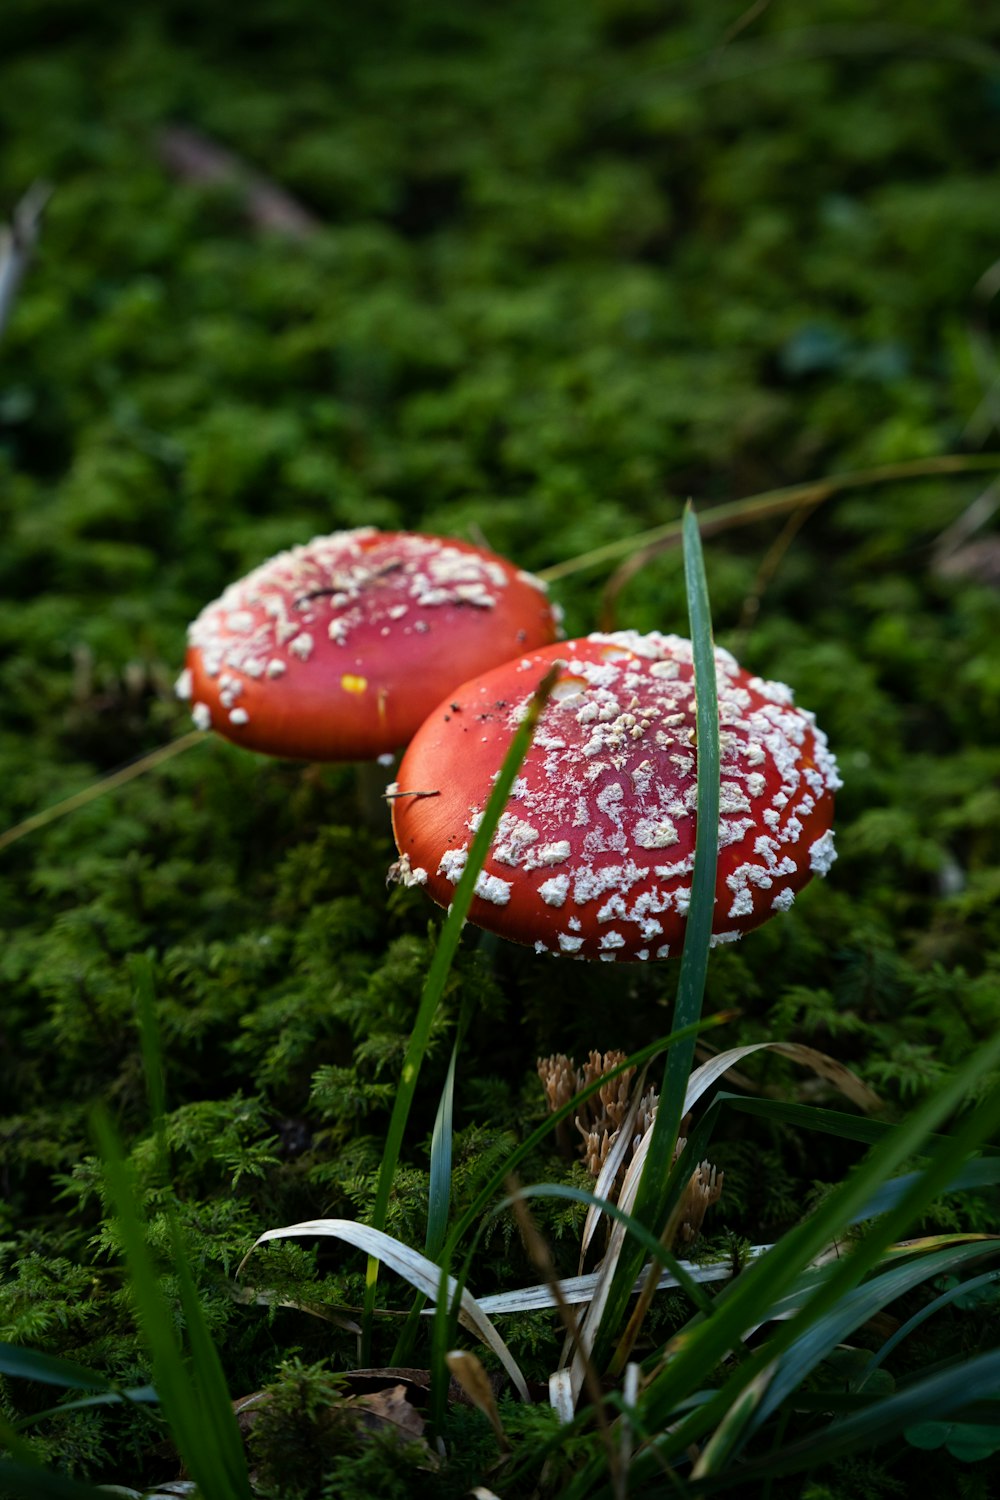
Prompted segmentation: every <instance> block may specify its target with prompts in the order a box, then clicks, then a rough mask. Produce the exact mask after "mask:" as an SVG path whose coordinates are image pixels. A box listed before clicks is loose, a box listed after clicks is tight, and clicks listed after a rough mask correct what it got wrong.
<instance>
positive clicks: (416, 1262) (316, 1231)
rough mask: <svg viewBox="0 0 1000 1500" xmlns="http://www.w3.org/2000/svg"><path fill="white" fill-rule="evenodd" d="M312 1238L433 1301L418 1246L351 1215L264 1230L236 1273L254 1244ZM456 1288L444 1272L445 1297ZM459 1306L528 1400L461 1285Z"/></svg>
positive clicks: (433, 1276) (437, 1274)
mask: <svg viewBox="0 0 1000 1500" xmlns="http://www.w3.org/2000/svg"><path fill="white" fill-rule="evenodd" d="M315 1238H320V1239H323V1238H326V1239H335V1240H340V1241H341V1242H342V1243H343V1244H345V1245H351V1246H353V1247H354V1249H356V1250H361V1251H363V1252H364V1253H365V1254H366V1255H367V1256H369V1257H370V1258H371V1259H373V1260H376V1261H378V1262H379V1263H380V1264H383V1265H386V1266H388V1267H389V1268H390V1269H391V1270H393V1271H395V1272H396V1274H397V1275H398V1276H402V1277H403V1279H404V1281H408V1282H409V1284H410V1285H411V1286H412V1287H413V1288H414V1289H415V1290H416V1291H418V1292H420V1294H421V1295H422V1296H424V1297H426V1298H427V1299H428V1301H430V1302H436V1301H437V1298H438V1294H439V1292H440V1290H441V1283H442V1275H441V1269H440V1267H439V1266H437V1265H435V1263H434V1262H433V1261H431V1260H428V1259H427V1257H426V1256H425V1255H421V1254H420V1252H419V1250H413V1249H411V1248H410V1246H409V1245H404V1244H402V1243H401V1242H400V1241H399V1240H396V1239H393V1237H392V1235H389V1234H386V1233H384V1231H383V1230H381V1229H373V1228H372V1226H371V1225H370V1224H357V1223H355V1222H354V1220H353V1219H307V1220H305V1221H304V1222H303V1223H301V1224H287V1225H285V1226H284V1227H283V1228H282V1229H267V1230H265V1231H264V1233H263V1234H262V1235H260V1236H259V1237H258V1238H257V1239H256V1240H255V1241H254V1244H253V1245H252V1246H251V1249H250V1251H249V1252H248V1253H247V1255H246V1256H245V1257H244V1258H243V1261H242V1262H241V1264H240V1267H239V1270H238V1271H237V1275H239V1274H240V1272H241V1271H242V1270H243V1267H244V1266H245V1265H246V1263H247V1260H248V1259H249V1256H250V1255H251V1254H252V1253H253V1251H254V1250H255V1249H256V1248H257V1246H258V1245H264V1244H267V1243H268V1242H269V1241H270V1240H287V1239H315ZM457 1292H458V1283H457V1281H456V1280H455V1278H454V1277H453V1276H449V1277H448V1278H447V1280H446V1282H445V1293H446V1295H447V1297H448V1299H449V1301H450V1300H451V1299H452V1298H454V1297H455V1295H456V1293H457ZM459 1309H460V1310H459V1315H458V1316H459V1322H460V1323H461V1324H462V1325H463V1327H465V1328H467V1329H468V1330H469V1332H470V1333H473V1334H475V1336H476V1338H478V1339H480V1340H481V1341H482V1343H484V1344H486V1345H488V1347H489V1348H490V1349H492V1350H493V1353H494V1354H495V1355H496V1356H497V1358H498V1359H499V1360H500V1362H501V1363H502V1365H503V1367H504V1369H505V1370H506V1371H507V1373H508V1375H509V1376H510V1378H511V1380H512V1381H513V1383H514V1386H515V1389H516V1390H517V1393H518V1395H519V1396H520V1397H521V1398H522V1400H524V1401H527V1400H529V1399H530V1398H529V1396H528V1387H527V1385H526V1384H525V1380H524V1376H523V1375H522V1374H521V1371H520V1368H519V1367H518V1364H517V1361H516V1360H515V1359H514V1356H513V1355H512V1354H511V1352H510V1350H509V1349H508V1348H507V1345H506V1344H505V1343H504V1341H503V1339H502V1338H501V1337H500V1335H499V1333H498V1332H497V1330H496V1328H495V1327H494V1326H493V1324H492V1322H491V1321H490V1319H489V1318H488V1317H487V1315H486V1314H485V1313H484V1312H483V1310H482V1308H481V1307H480V1306H479V1303H478V1302H477V1301H476V1299H475V1298H474V1297H473V1296H472V1294H471V1292H469V1291H467V1290H466V1289H465V1288H464V1287H463V1288H462V1294H461V1300H460V1303H459Z"/></svg>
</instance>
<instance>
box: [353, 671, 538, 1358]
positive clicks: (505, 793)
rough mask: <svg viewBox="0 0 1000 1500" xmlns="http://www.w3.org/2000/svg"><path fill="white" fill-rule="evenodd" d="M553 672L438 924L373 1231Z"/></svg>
mask: <svg viewBox="0 0 1000 1500" xmlns="http://www.w3.org/2000/svg"><path fill="white" fill-rule="evenodd" d="M558 675H559V667H558V666H553V667H552V668H550V670H549V671H548V672H547V673H546V674H545V676H544V677H543V678H542V680H541V681H540V682H539V684H538V686H537V687H536V689H535V692H534V695H533V696H532V698H531V701H530V703H529V705H528V711H527V713H526V714H525V717H524V719H523V721H522V722H521V723H520V724H519V725H518V728H517V732H516V733H515V734H514V737H513V739H512V740H511V744H510V748H509V750H508V751H507V754H506V755H505V756H504V760H503V764H502V766H501V767H500V772H499V774H498V776H497V779H496V781H495V783H494V785H493V790H492V792H491V793H490V796H489V799H488V801H487V803H486V808H485V810H484V812H483V818H482V822H481V823H480V825H479V828H478V829H477V831H476V834H475V837H474V838H473V840H472V845H471V847H470V849H469V857H468V860H467V861H466V865H465V870H464V871H463V873H462V877H461V879H460V880H459V882H458V885H457V886H456V888H455V896H454V899H453V901H452V903H451V910H450V911H449V913H448V916H447V917H446V918H445V921H444V925H443V926H442V928H441V933H440V936H439V938H438V944H437V948H436V949H435V950H434V957H433V959H432V961H431V966H430V968H429V970H428V973H427V979H426V981H425V982H424V988H423V992H422V994H421V996H420V1005H419V1008H418V1010H417V1017H416V1020H415V1021H414V1023H413V1030H412V1032H411V1033H410V1040H409V1043H408V1045H407V1048H406V1056H405V1057H404V1059H403V1069H402V1073H401V1075H400V1080H399V1088H398V1089H397V1091H396V1099H395V1103H394V1104H393V1110H392V1116H391V1118H390V1120H389V1130H388V1133H387V1135H386V1142H385V1147H384V1149H383V1152H382V1162H381V1166H380V1168H379V1177H378V1185H377V1187H376V1190H375V1203H374V1206H373V1208H372V1215H371V1223H372V1226H373V1228H375V1229H384V1228H385V1221H386V1216H387V1213H388V1209H389V1195H390V1194H391V1192H392V1183H393V1178H394V1177H395V1174H396V1166H397V1164H398V1162H399V1156H400V1152H401V1150H402V1146H403V1136H404V1134H405V1131H406V1122H407V1120H408V1119H409V1116H410V1107H411V1105H412V1104H413V1097H414V1094H415V1093H416V1090H417V1080H418V1078H419V1076H420V1068H421V1064H422V1063H423V1060H424V1054H425V1053H426V1051H427V1044H428V1042H429V1041H430V1035H431V1026H432V1024H433V1021H434V1016H435V1014H436V1012H437V1008H438V1005H439V1004H440V1002H441V996H442V995H443V993H444V987H445V983H446V981H447V978H448V972H449V970H450V969H451V965H452V960H453V959H454V957H455V952H456V950H457V948H458V943H459V939H460V937H461V935H462V928H463V927H464V925H465V919H466V917H467V916H468V914H469V907H470V905H471V904H472V898H473V895H474V894H475V886H476V881H477V879H478V878H479V872H480V870H481V869H482V867H483V863H484V861H485V859H486V856H487V854H488V853H489V849H490V844H491V843H492V840H493V835H494V833H495V832H496V829H497V824H498V823H499V822H500V816H501V814H502V812H503V810H504V808H505V807H506V805H507V799H508V797H509V796H510V792H511V788H512V787H513V785H514V781H515V778H516V777H517V773H518V772H519V771H520V769H521V763H522V761H523V760H524V757H525V756H526V755H527V753H528V747H529V745H530V744H531V740H532V736H533V735H534V732H535V726H536V724H537V723H538V719H539V716H540V715H541V713H542V710H543V709H544V707H545V704H546V703H547V702H548V698H549V694H550V693H551V691H552V688H553V687H554V685H555V682H556V679H557V677H558ZM377 1281H378V1262H377V1261H376V1260H371V1259H370V1260H369V1262H368V1272H367V1279H366V1286H365V1305H364V1314H363V1317H362V1346H361V1347H362V1353H361V1359H362V1363H365V1362H366V1361H367V1360H368V1359H369V1358H370V1357H371V1335H372V1324H373V1320H374V1314H375V1290H376V1283H377Z"/></svg>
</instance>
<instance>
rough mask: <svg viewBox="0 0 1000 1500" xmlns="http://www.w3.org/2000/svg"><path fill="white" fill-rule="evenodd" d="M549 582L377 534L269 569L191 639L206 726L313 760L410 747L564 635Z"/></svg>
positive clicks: (472, 553) (338, 541)
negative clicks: (448, 712) (522, 655)
mask: <svg viewBox="0 0 1000 1500" xmlns="http://www.w3.org/2000/svg"><path fill="white" fill-rule="evenodd" d="M556 634H557V621H556V613H555V607H554V606H553V605H551V604H550V603H549V602H548V600H547V599H546V597H545V586H544V584H542V583H541V582H540V581H539V580H538V579H536V578H533V577H532V576H531V575H530V574H528V573H524V572H521V571H520V570H519V569H518V568H515V567H513V566H512V564H511V563H509V562H505V561H504V559H503V558H501V557H497V556H496V555H495V554H494V553H492V552H487V551H485V550H484V549H483V548H481V547H474V546H472V545H471V544H470V543H468V542H459V541H449V540H446V539H444V538H442V537H436V536H420V535H416V534H413V533H407V532H380V531H376V530H374V528H372V527H364V528H362V529H360V530H357V531H340V532H335V533H334V534H333V535H332V536H321V537H316V538H314V540H313V541H311V542H308V543H307V544H306V545H305V546H302V547H293V548H292V549H291V550H290V551H288V552H282V553H280V554H279V555H278V556H277V557H272V558H271V559H270V561H269V562H266V563H263V564H262V565H261V566H260V567H259V568H256V569H255V570H254V571H253V572H252V573H249V574H248V575H247V577H246V578H243V579H241V580H240V582H239V583H234V584H232V585H231V586H230V587H229V588H228V589H226V591H225V593H224V594H223V595H222V597H221V599H217V600H216V601H215V603H214V604H210V605H208V606H207V608H206V609H204V610H202V612H201V614H200V615H199V616H198V618H197V620H195V622H194V624H193V625H192V626H191V627H190V629H189V632H188V640H189V645H188V653H187V666H186V670H185V672H184V673H183V675H182V677H181V680H180V682H179V683H178V692H179V693H180V694H181V696H182V697H187V698H190V699H191V704H192V714H193V717H194V721H195V723H196V724H197V725H198V727H199V728H200V729H215V730H217V731H218V732H219V733H220V734H224V735H225V736H226V737H227V738H228V739H231V740H233V741H235V742H236V743H237V744H240V745H245V746H247V747H248V748H249V749H251V750H263V751H264V752H266V753H267V754H269V755H282V756H288V757H293V758H299V759H303V760H366V759H371V758H372V757H374V756H378V755H383V754H386V753H387V752H389V751H392V750H395V749H397V748H398V747H399V746H400V745H403V744H405V743H406V741H407V740H408V739H409V738H410V737H411V735H412V734H413V732H414V731H415V730H416V729H417V727H418V726H419V725H420V724H421V723H422V722H423V720H424V719H425V718H426V716H427V714H428V713H429V712H430V710H431V709H432V708H433V706H434V704H435V703H437V702H438V700H439V699H440V698H441V697H442V696H443V695H444V694H445V693H447V692H449V690H450V689H451V688H452V687H454V686H456V685H457V684H458V683H460V682H463V681H464V680H465V679H466V678H467V677H471V676H472V675H474V674H475V673H477V672H483V671H486V670H487V669H488V668H489V667H493V666H496V665H497V664H498V663H499V662H503V661H506V660H508V659H509V658H510V657H512V656H516V655H517V654H518V652H521V651H524V650H532V649H533V648H534V647H536V646H542V645H544V644H545V643H546V642H548V641H552V640H554V639H555V637H556Z"/></svg>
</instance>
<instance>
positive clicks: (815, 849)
mask: <svg viewBox="0 0 1000 1500" xmlns="http://www.w3.org/2000/svg"><path fill="white" fill-rule="evenodd" d="M836 858H837V851H836V849H835V848H834V847H833V832H832V830H831V829H827V831H826V833H824V834H821V835H820V837H819V838H818V839H817V840H816V842H815V843H814V844H810V846H809V868H810V870H813V871H815V873H816V874H817V875H825V874H826V873H827V871H828V870H829V869H830V866H831V865H832V864H833V862H834V860H835V859H836Z"/></svg>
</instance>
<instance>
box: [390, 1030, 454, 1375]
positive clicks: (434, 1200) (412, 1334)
mask: <svg viewBox="0 0 1000 1500" xmlns="http://www.w3.org/2000/svg"><path fill="white" fill-rule="evenodd" d="M464 1020H465V1018H464V1016H463V1017H462V1018H461V1019H460V1020H459V1023H458V1035H457V1036H456V1037H455V1045H454V1047H452V1049H451V1061H450V1062H449V1064H448V1072H447V1074H446V1075H445V1080H444V1088H443V1089H442V1090H441V1098H440V1100H439V1101H438V1107H437V1114H436V1115H435V1117H434V1130H433V1132H432V1134H431V1170H430V1183H429V1186H428V1191H427V1233H426V1235H425V1237H424V1254H425V1255H426V1256H427V1259H428V1260H437V1258H438V1255H439V1254H440V1251H441V1247H442V1245H443V1244H444V1241H445V1236H446V1235H447V1233H448V1215H449V1213H450V1212H451V1164H452V1118H453V1114H454V1108H455V1065H456V1063H457V1061H458V1049H459V1046H460V1045H461V1041H462V1036H463V1033H464V1030H465V1026H464ZM426 1300H427V1299H426V1298H425V1297H423V1296H421V1295H419V1294H418V1295H417V1296H416V1297H415V1298H414V1299H413V1306H412V1307H411V1308H410V1312H409V1316H408V1317H407V1319H406V1322H405V1324H404V1325H403V1331H402V1333H401V1334H400V1335H399V1338H398V1339H397V1340H396V1347H395V1349H394V1350H393V1351H392V1363H393V1364H394V1365H406V1364H409V1363H410V1361H411V1360H412V1358H413V1350H414V1346H415V1344H416V1341H417V1330H418V1328H419V1327H420V1314H421V1312H422V1311H423V1308H424V1304H425V1302H426Z"/></svg>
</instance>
